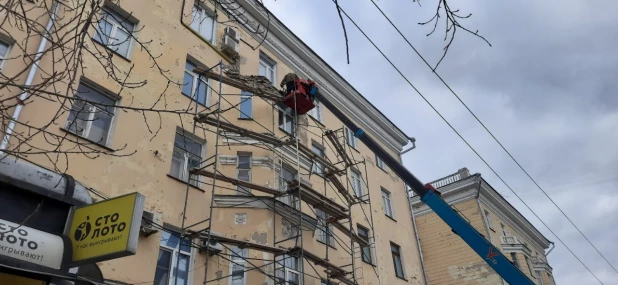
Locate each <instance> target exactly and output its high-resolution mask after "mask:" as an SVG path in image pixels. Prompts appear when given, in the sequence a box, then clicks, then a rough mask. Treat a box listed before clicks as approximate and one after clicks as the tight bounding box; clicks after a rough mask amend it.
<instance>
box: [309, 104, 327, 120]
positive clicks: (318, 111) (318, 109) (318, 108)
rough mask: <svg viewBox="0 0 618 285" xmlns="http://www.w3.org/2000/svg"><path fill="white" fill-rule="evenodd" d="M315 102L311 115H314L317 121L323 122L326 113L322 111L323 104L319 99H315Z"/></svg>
mask: <svg viewBox="0 0 618 285" xmlns="http://www.w3.org/2000/svg"><path fill="white" fill-rule="evenodd" d="M313 104H314V105H315V107H314V108H313V109H311V111H309V115H310V116H311V117H313V118H314V119H315V120H316V121H318V122H320V123H323V122H324V121H323V120H324V119H323V117H324V113H323V112H322V110H323V108H322V104H321V103H320V101H319V100H317V99H316V100H314V101H313Z"/></svg>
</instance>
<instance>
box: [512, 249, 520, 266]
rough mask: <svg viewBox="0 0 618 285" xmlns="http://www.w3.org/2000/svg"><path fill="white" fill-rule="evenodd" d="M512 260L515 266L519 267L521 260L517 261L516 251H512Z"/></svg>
mask: <svg viewBox="0 0 618 285" xmlns="http://www.w3.org/2000/svg"><path fill="white" fill-rule="evenodd" d="M511 260H512V261H513V264H514V265H515V267H517V268H519V262H518V261H517V254H516V253H514V252H511Z"/></svg>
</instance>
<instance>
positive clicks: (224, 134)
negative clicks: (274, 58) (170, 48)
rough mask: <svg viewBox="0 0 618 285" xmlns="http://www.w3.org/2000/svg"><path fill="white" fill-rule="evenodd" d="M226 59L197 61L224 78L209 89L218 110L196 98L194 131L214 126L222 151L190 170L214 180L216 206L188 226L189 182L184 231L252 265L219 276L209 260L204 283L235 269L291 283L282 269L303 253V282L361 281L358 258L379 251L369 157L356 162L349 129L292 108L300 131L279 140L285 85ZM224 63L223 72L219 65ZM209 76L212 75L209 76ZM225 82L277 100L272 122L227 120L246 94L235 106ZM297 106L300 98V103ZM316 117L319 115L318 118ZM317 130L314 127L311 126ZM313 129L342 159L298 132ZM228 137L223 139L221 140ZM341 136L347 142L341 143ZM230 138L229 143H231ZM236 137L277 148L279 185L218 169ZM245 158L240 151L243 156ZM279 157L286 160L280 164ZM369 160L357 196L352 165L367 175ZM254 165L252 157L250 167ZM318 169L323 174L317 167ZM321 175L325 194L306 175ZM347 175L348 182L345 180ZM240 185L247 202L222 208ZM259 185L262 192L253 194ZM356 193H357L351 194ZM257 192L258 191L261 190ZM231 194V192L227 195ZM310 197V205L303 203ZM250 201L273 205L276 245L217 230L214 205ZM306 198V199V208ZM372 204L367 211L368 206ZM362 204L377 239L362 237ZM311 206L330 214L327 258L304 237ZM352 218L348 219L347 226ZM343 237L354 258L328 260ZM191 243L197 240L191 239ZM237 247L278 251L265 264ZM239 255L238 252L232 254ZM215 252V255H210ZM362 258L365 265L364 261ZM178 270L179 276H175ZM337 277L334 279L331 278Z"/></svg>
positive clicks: (211, 75)
mask: <svg viewBox="0 0 618 285" xmlns="http://www.w3.org/2000/svg"><path fill="white" fill-rule="evenodd" d="M223 67H224V66H223V64H222V63H219V64H218V65H216V66H213V67H211V68H203V67H197V68H196V69H195V70H194V72H195V73H196V74H198V76H199V77H200V78H199V80H198V84H200V83H201V82H202V80H201V79H202V78H208V79H209V80H214V81H218V82H219V83H218V90H215V88H213V87H212V86H210V85H211V84H209V86H208V88H210V89H211V90H212V93H215V92H216V94H217V96H218V100H217V104H216V107H215V108H212V109H209V110H206V111H208V112H206V111H204V112H197V103H196V112H195V119H194V122H193V134H194V135H195V132H196V129H198V128H199V129H201V130H204V131H205V132H211V133H214V134H215V151H214V155H213V156H211V157H209V158H207V159H205V160H203V161H201V162H200V163H198V164H196V165H191V166H190V167H189V168H190V171H189V173H190V176H189V179H190V181H191V180H193V181H199V182H200V183H203V184H210V185H211V186H212V187H211V190H210V195H211V197H210V199H211V200H210V208H209V216H208V217H205V219H203V220H201V221H200V222H198V223H194V224H192V225H189V226H185V218H186V212H187V202H188V201H187V200H188V197H189V196H188V191H189V185H190V183H187V189H186V191H187V192H186V194H185V202H184V210H183V218H182V233H181V235H182V237H183V238H184V239H186V240H187V241H186V242H188V243H191V242H190V239H193V238H200V239H202V240H203V241H204V243H203V244H199V245H198V246H199V247H201V250H206V251H208V249H209V248H208V247H209V246H210V245H211V244H214V243H219V244H221V245H222V246H223V247H224V248H225V249H227V252H226V251H221V252H210V254H212V255H217V256H220V257H221V258H223V259H224V260H227V261H229V262H230V264H232V263H233V264H238V263H237V262H235V261H234V259H235V258H240V259H242V260H243V262H246V263H247V264H248V265H251V267H245V268H244V270H243V271H232V272H231V274H229V275H227V276H218V277H217V278H214V279H210V280H208V278H209V276H208V267H209V266H207V265H206V266H205V269H204V271H205V273H204V274H205V276H206V277H205V278H206V280H205V283H208V282H213V281H217V280H221V279H224V278H232V277H233V276H234V274H241V273H242V274H244V273H245V272H249V271H258V272H260V273H262V274H264V275H266V276H268V277H269V278H270V279H272V280H273V281H274V284H291V283H290V282H288V281H286V276H285V275H284V276H281V270H283V271H284V272H285V270H284V269H285V268H286V262H285V261H286V260H288V259H289V258H296V260H297V261H298V268H297V271H298V272H299V276H298V277H299V280H298V282H300V284H304V283H305V276H309V277H312V278H319V279H321V280H322V281H323V282H324V283H326V284H334V283H333V282H335V283H336V282H339V283H343V284H348V285H356V284H363V283H364V282H363V279H364V277H365V276H364V273H363V272H362V265H361V266H358V267H357V265H358V264H357V258H360V259H362V257H361V255H362V254H363V248H366V247H369V248H370V250H373V249H375V233H374V231H373V215H372V210H371V199H370V195H369V182H368V180H367V178H366V177H367V166H366V163H365V161H364V159H363V160H360V161H358V160H356V159H355V158H354V156H353V152H351V151H350V149H348V148H347V144H346V143H345V130H344V129H338V130H328V129H326V128H325V127H324V126H323V125H322V124H320V123H318V122H317V121H314V123H315V125H311V124H309V121H308V120H307V124H300V120H299V119H300V116H299V115H298V114H296V113H295V112H294V113H293V117H294V121H293V125H294V128H293V131H292V132H291V133H289V134H288V135H287V136H284V137H282V138H279V137H277V136H276V135H275V113H276V112H277V110H278V109H279V108H280V107H277V105H278V103H280V101H281V100H282V98H283V96H282V94H281V93H280V91H279V90H277V89H276V88H275V87H273V86H272V83H270V82H269V81H268V80H267V79H265V78H264V77H261V76H244V75H239V74H238V73H226V76H224V74H223V72H224V71H223V70H224V68H223ZM216 68H218V69H219V70H218V72H215V71H214V70H215V69H216ZM209 82H210V81H209ZM223 84H226V85H228V86H231V87H233V88H236V89H240V90H243V91H246V92H250V93H252V94H253V97H257V98H260V99H262V100H264V101H265V102H267V103H268V105H270V107H271V108H272V110H271V112H272V114H273V117H272V128H271V129H269V128H267V127H265V126H263V125H262V124H261V123H260V122H258V121H256V120H253V119H252V118H251V116H246V117H249V118H251V119H250V121H252V122H255V123H256V128H257V129H259V130H256V129H247V128H242V127H240V126H239V125H238V124H234V123H232V122H230V121H228V120H227V119H226V118H225V117H224V116H222V115H223V113H225V112H226V111H229V110H237V111H239V112H240V113H241V114H244V113H243V111H242V110H241V108H240V107H239V106H240V104H241V103H242V101H243V100H248V99H246V98H245V99H243V97H241V100H240V103H238V104H232V103H231V102H230V101H229V100H227V99H226V97H225V96H235V95H236V96H238V95H240V94H223V93H222V87H223ZM222 102H226V104H229V105H230V106H231V107H226V108H225V109H222ZM295 104H296V102H295ZM245 115H247V114H245ZM311 119H312V120H314V119H313V118H311ZM310 127H311V128H313V129H315V130H317V133H316V132H313V131H312V130H311V129H310ZM301 130H302V131H303V132H308V133H312V134H314V135H316V136H318V137H321V140H322V145H323V146H324V147H326V146H328V147H329V148H330V149H331V150H332V152H333V153H334V154H335V158H336V161H335V162H333V161H331V160H330V159H329V158H328V157H327V156H326V155H324V156H321V155H319V154H317V153H314V151H313V150H312V149H311V148H309V147H307V146H306V145H304V144H303V143H302V142H301V140H300V138H299V133H300V132H301ZM221 138H224V140H222V139H221ZM247 139H251V140H252V141H256V142H257V143H247ZM342 140H343V141H344V142H343V143H342ZM223 141H225V142H227V144H226V143H225V142H223ZM230 141H233V142H235V143H240V144H242V145H246V146H251V147H255V148H260V149H264V150H267V151H269V152H270V153H271V154H272V157H273V160H272V170H273V171H272V173H273V180H274V181H276V182H275V183H273V184H277V185H273V186H272V187H271V186H269V185H266V186H263V185H258V184H257V183H252V182H250V181H245V180H241V179H239V178H238V177H236V178H234V177H229V176H226V175H225V174H224V173H223V171H222V170H221V169H219V167H220V164H221V161H220V156H221V154H220V150H219V147H220V146H226V145H227V146H228V148H229V143H230ZM290 148H291V149H292V152H293V156H294V157H293V159H290V158H289V157H286V155H284V153H283V149H288V150H289V149H290ZM237 159H238V157H237ZM303 159H304V160H309V161H310V162H311V166H310V167H309V168H310V169H309V171H308V172H303V170H306V169H304V168H303V166H302V165H301V160H303ZM279 162H280V163H279ZM283 164H286V165H294V166H295V167H296V169H295V171H296V173H295V174H294V177H293V178H290V177H284V176H283V174H282V172H283V168H284V165H283ZM360 165H363V166H364V167H365V169H364V172H365V178H364V179H363V178H362V176H361V179H362V181H363V182H364V183H363V184H364V187H365V189H367V191H366V193H363V195H361V196H358V195H356V193H359V192H360V190H358V189H357V190H355V191H350V187H352V188H354V187H359V186H358V185H356V186H355V184H353V183H352V182H351V181H350V179H349V175H348V174H349V170H351V169H352V168H355V169H356V170H355V171H356V173H361V171H360V170H361V167H360ZM251 166H252V163H251V162H250V167H251ZM277 167H279V175H278V177H276V173H277V171H276V169H277ZM315 170H319V172H318V173H316V172H317V171H315ZM314 174H315V175H318V174H319V176H320V177H322V180H323V186H324V192H323V193H320V192H319V191H317V190H315V189H313V187H312V185H311V184H310V182H308V181H306V180H305V179H303V178H302V175H308V176H309V179H310V178H311V177H312V175H314ZM199 176H201V177H204V178H208V179H210V183H207V182H204V181H201V180H200V179H198V178H197V177H199ZM344 178H345V180H343V179H344ZM222 183H225V184H231V185H233V186H234V187H227V186H225V185H222ZM329 189H330V190H332V191H334V193H335V194H336V195H337V196H338V197H339V199H341V201H343V202H344V204H343V205H342V204H341V203H339V202H336V201H333V200H331V199H329V198H328V197H327V196H326V193H327V190H329ZM226 190H229V191H234V192H235V193H234V194H235V195H242V196H243V197H245V198H247V199H248V200H247V201H246V202H243V203H242V204H239V205H232V206H215V198H216V197H225V196H226V195H223V194H218V193H219V192H222V191H226ZM252 190H254V191H255V192H258V193H259V194H258V193H253V192H252ZM351 192H352V193H351ZM256 194H258V195H256ZM227 196H231V195H227ZM303 202H304V203H303ZM250 203H261V204H263V206H264V207H266V208H268V209H269V210H272V217H273V223H272V228H273V237H272V244H271V245H264V244H258V243H254V242H250V241H245V240H239V239H235V238H231V237H226V236H222V235H221V234H217V233H216V231H215V230H213V226H214V225H213V220H215V219H213V217H216V213H215V211H217V210H218V209H221V208H231V207H238V206H243V205H246V204H250ZM303 204H306V205H305V206H304V207H306V209H303ZM367 207H368V209H367ZM356 208H358V209H360V211H358V210H357V213H362V215H364V218H365V220H367V221H368V223H369V226H368V227H369V229H370V231H371V234H372V235H371V237H370V238H369V240H366V239H364V238H362V237H360V236H359V235H357V233H356V230H355V226H354V222H353V219H352V218H353V213H352V211H353V209H356ZM303 210H305V212H309V213H313V215H315V216H316V217H317V216H318V214H317V212H316V210H320V211H322V213H324V215H325V217H322V218H317V219H316V220H317V222H316V223H315V225H314V226H315V228H318V229H319V230H321V231H323V233H324V234H325V237H326V242H325V243H324V246H325V256H324V257H322V256H320V255H317V254H315V253H312V252H310V251H308V250H306V249H305V243H306V241H304V240H303V236H304V235H303V232H306V231H307V230H310V229H312V226H313V224H312V223H313V222H312V221H310V220H308V218H307V216H308V215H307V214H305V213H303ZM367 211H369V215H367ZM277 219H280V221H281V226H282V227H283V226H284V224H286V227H289V231H288V233H289V234H288V236H283V234H282V235H281V237H280V238H278V237H279V235H277V226H276V224H277ZM204 223H206V227H204V228H203V229H201V230H197V231H195V230H190V228H193V227H195V226H197V225H199V224H204ZM346 223H347V225H346ZM330 226H332V227H333V228H337V229H338V230H339V231H340V232H341V233H342V234H343V235H344V237H342V236H340V235H338V234H336V233H335V232H334V231H333V230H331V228H330ZM331 239H332V241H334V242H336V243H337V244H339V245H340V247H341V249H342V251H344V252H346V253H347V254H349V255H350V257H349V261H350V263H349V264H344V265H336V264H333V263H331V262H330V261H329V245H328V244H329V242H330V240H331ZM291 241H293V242H294V243H293V246H287V247H286V246H282V244H284V243H286V242H288V244H289V243H290V242H291ZM346 241H349V246H348V245H346V243H347V242H346ZM191 244H192V243H191ZM231 246H235V247H237V248H239V249H242V250H244V249H252V250H258V251H263V252H268V253H270V254H272V257H273V258H272V260H270V259H269V260H266V259H259V260H260V261H262V262H264V265H260V266H256V265H255V264H254V263H253V262H252V260H255V259H254V258H249V257H248V256H245V255H243V254H237V253H232V248H231ZM232 255H233V256H232ZM210 258H211V256H209V257H208V259H210ZM305 263H307V264H308V265H309V267H311V269H312V272H311V271H310V270H308V269H309V268H305V266H304V264H305ZM206 264H208V261H207V262H206ZM361 264H362V263H361ZM314 265H315V266H319V267H322V268H323V269H324V270H323V271H322V273H320V272H319V271H318V270H317V269H316V267H315V266H314ZM375 265H376V266H375V267H373V266H372V268H373V271H374V272H375V274H376V276H377V279H378V283H379V284H380V276H379V270H377V269H376V267H377V258H376V260H375ZM271 266H272V267H273V270H272V274H271V273H268V271H269V270H268V268H270V267H271ZM176 270H178V266H176ZM176 276H177V275H176ZM331 280H332V281H331Z"/></svg>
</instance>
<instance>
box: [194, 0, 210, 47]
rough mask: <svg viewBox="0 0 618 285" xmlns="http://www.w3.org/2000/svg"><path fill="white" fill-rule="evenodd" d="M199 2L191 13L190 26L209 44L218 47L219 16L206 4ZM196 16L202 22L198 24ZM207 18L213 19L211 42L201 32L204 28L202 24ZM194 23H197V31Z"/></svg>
mask: <svg viewBox="0 0 618 285" xmlns="http://www.w3.org/2000/svg"><path fill="white" fill-rule="evenodd" d="M197 2H198V1H196V3H195V5H193V10H192V11H191V24H190V25H189V26H190V27H191V29H192V30H193V31H195V32H196V33H198V34H199V35H200V36H201V37H202V38H203V39H205V40H206V41H207V42H209V43H211V44H213V45H217V15H216V14H215V12H213V11H212V10H211V9H210V8H208V7H206V5H205V4H202V3H199V4H198V3H197ZM198 14H199V15H198ZM195 16H199V17H200V20H199V21H197V22H196V21H195ZM207 18H210V19H212V31H210V32H211V34H212V39H210V40H209V39H208V38H206V37H205V36H204V34H202V31H201V28H202V25H201V22H202V21H203V20H205V19H207ZM194 23H197V29H196V28H195V26H194Z"/></svg>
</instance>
